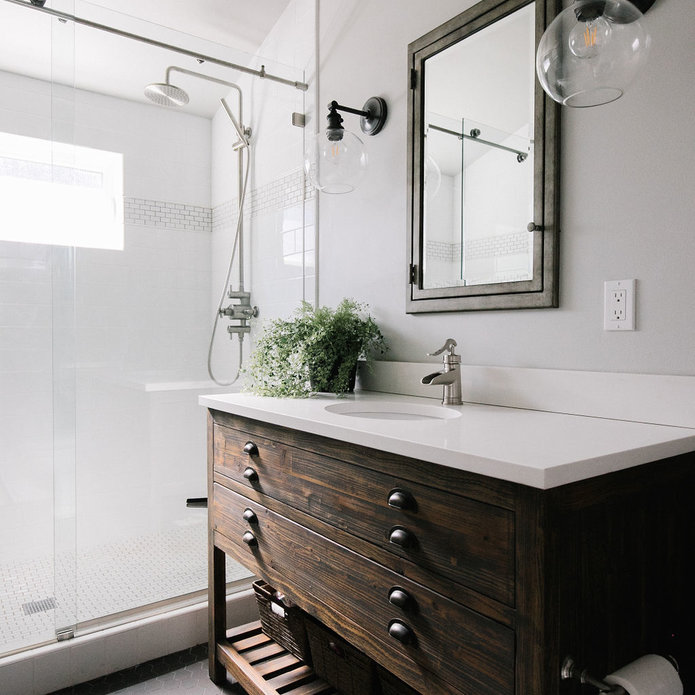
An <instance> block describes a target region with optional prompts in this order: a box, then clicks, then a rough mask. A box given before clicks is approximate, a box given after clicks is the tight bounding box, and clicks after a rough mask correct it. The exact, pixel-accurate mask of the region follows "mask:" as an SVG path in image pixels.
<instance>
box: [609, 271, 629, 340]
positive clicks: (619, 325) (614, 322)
mask: <svg viewBox="0 0 695 695" xmlns="http://www.w3.org/2000/svg"><path fill="white" fill-rule="evenodd" d="M603 330H604V331H634V330H635V281H634V280H606V282H604V283H603Z"/></svg>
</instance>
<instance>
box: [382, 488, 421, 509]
mask: <svg viewBox="0 0 695 695" xmlns="http://www.w3.org/2000/svg"><path fill="white" fill-rule="evenodd" d="M388 505H389V507H393V508H394V509H400V510H401V511H404V512H405V511H415V509H416V508H417V502H415V498H414V497H413V496H412V495H411V494H410V493H409V492H408V491H407V490H402V489H401V488H398V487H397V488H394V489H393V490H391V492H389V497H388Z"/></svg>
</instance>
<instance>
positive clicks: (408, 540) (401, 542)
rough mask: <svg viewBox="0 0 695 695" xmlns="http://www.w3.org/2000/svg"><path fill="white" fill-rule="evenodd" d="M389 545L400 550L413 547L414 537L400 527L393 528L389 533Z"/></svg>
mask: <svg viewBox="0 0 695 695" xmlns="http://www.w3.org/2000/svg"><path fill="white" fill-rule="evenodd" d="M389 543H393V544H394V545H397V546H399V547H400V548H410V547H412V546H413V545H415V536H414V535H413V534H412V533H410V531H408V529H406V528H403V527H402V526H394V527H393V528H392V529H391V530H390V531H389Z"/></svg>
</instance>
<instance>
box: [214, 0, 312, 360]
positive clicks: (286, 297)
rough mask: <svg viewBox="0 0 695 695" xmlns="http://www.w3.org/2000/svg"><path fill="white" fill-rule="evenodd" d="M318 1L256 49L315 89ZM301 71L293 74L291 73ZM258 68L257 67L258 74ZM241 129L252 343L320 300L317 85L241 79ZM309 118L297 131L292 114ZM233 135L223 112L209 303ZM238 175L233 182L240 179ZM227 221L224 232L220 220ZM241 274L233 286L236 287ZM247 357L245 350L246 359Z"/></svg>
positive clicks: (302, 2)
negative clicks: (247, 159) (313, 156)
mask: <svg viewBox="0 0 695 695" xmlns="http://www.w3.org/2000/svg"><path fill="white" fill-rule="evenodd" d="M314 18H315V3H314V0H295V1H294V2H291V3H289V5H288V7H287V9H286V11H285V12H284V14H283V15H282V17H281V19H280V20H279V22H278V23H277V25H276V27H275V28H274V29H273V30H271V32H270V34H269V35H268V37H267V38H266V40H265V42H264V43H263V45H262V46H261V48H260V49H259V55H262V56H263V61H262V62H265V63H266V69H268V70H270V67H269V66H270V64H271V63H272V68H273V70H274V71H275V73H276V74H279V75H282V76H283V77H287V78H289V79H292V80H299V81H304V82H309V83H311V82H312V78H313V72H314V65H313V60H314V51H313V49H314ZM290 66H296V67H290ZM255 67H259V66H255ZM239 85H240V86H241V87H242V89H243V93H244V123H245V125H248V126H250V127H251V129H252V135H251V142H252V156H251V162H252V164H251V173H250V178H249V191H248V192H247V198H246V203H245V206H244V209H245V217H244V229H245V235H246V245H245V250H244V256H245V258H246V279H245V285H246V288H247V289H248V288H250V289H251V302H252V304H254V305H257V306H258V307H259V317H258V319H256V320H254V321H253V322H252V334H251V337H252V340H253V338H254V337H255V336H256V335H257V334H258V331H259V330H260V328H261V326H262V325H263V322H264V320H267V319H271V318H275V317H285V316H287V315H289V314H290V313H291V312H292V310H293V309H295V308H296V307H297V306H298V305H299V303H300V302H301V301H302V300H306V301H308V302H313V301H314V299H315V296H316V294H315V283H316V264H315V254H316V245H315V206H316V195H315V190H314V189H313V188H312V187H311V186H310V185H309V184H308V183H307V181H306V179H305V176H304V173H303V169H302V160H303V155H304V140H305V137H308V136H309V135H310V134H311V133H312V132H313V128H314V121H313V108H314V106H313V105H314V101H315V97H314V93H313V85H312V86H311V87H310V89H309V91H307V92H303V91H300V90H296V89H294V88H292V87H289V86H286V85H280V84H276V83H273V82H269V81H267V80H258V79H255V78H252V77H248V76H243V77H242V78H241V79H240V80H239ZM293 112H297V113H302V114H305V115H306V119H307V125H306V127H305V128H304V129H302V128H298V127H296V126H293V125H292V113H293ZM233 137H234V132H233V129H232V128H231V125H230V124H229V122H228V120H227V117H226V115H225V114H224V112H223V111H222V110H220V111H219V112H218V113H217V114H216V116H215V118H214V119H213V123H212V145H213V149H212V206H213V210H214V213H213V234H212V257H213V267H212V278H213V282H212V302H213V303H214V304H215V305H216V303H217V301H218V300H219V296H220V292H221V289H222V284H223V280H224V274H225V272H226V268H227V263H228V258H229V252H230V251H231V248H232V239H233V234H234V229H235V226H236V219H237V218H236V214H235V212H233V213H232V214H231V215H224V216H222V215H221V216H220V218H219V220H220V224H219V225H218V215H217V211H218V210H220V211H221V210H223V209H230V210H231V209H233V210H234V211H235V210H236V204H237V195H236V185H235V186H234V188H233V190H232V191H231V192H230V189H229V183H228V182H229V181H230V180H231V178H232V177H230V174H229V172H230V170H234V172H236V157H235V155H232V153H231V147H230V145H231V143H232V139H233ZM235 176H236V174H235V173H234V174H233V177H234V178H235ZM223 217H224V224H222V218H223ZM236 282H237V281H236V270H235V271H234V273H233V275H232V284H233V285H234V286H235V287H236ZM247 354H248V349H247V347H245V355H247Z"/></svg>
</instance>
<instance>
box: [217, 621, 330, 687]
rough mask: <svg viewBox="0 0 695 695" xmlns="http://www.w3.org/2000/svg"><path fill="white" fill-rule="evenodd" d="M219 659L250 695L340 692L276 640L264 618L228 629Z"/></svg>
mask: <svg viewBox="0 0 695 695" xmlns="http://www.w3.org/2000/svg"><path fill="white" fill-rule="evenodd" d="M217 658H218V659H219V661H220V662H222V664H224V667H225V668H226V669H227V671H229V673H230V674H231V675H232V676H233V677H234V678H236V680H237V681H239V684H240V685H241V686H242V687H243V688H244V689H245V690H246V692H247V693H248V695H280V693H282V695H338V691H337V690H335V689H334V688H332V687H331V686H330V685H328V683H326V682H325V681H322V680H321V679H320V678H318V677H317V676H316V674H315V673H314V672H313V671H312V669H311V668H310V667H309V666H307V665H306V664H305V663H304V662H303V661H300V660H299V659H298V658H297V657H296V656H294V655H293V654H290V653H289V652H288V651H287V650H286V649H284V648H283V647H281V646H280V645H279V644H277V643H276V642H274V641H273V640H272V639H271V638H270V637H268V636H267V635H266V634H265V633H264V632H263V630H262V629H261V623H260V621H256V622H253V623H248V624H247V625H241V626H240V627H237V628H234V629H233V630H228V631H227V639H226V640H225V641H224V642H220V643H219V644H218V645H217Z"/></svg>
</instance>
